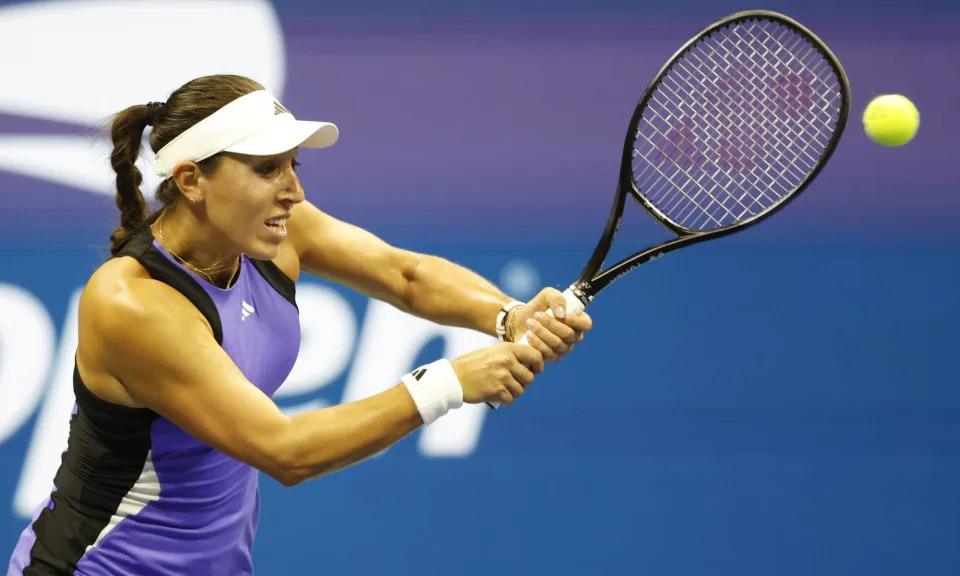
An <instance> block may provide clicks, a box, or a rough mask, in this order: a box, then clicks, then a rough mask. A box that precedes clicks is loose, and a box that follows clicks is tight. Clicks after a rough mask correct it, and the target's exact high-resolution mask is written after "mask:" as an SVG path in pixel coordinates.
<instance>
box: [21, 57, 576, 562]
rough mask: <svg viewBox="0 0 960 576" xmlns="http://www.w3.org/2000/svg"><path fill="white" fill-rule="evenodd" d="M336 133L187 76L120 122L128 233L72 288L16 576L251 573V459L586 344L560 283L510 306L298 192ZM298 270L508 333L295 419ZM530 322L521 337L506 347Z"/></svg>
mask: <svg viewBox="0 0 960 576" xmlns="http://www.w3.org/2000/svg"><path fill="white" fill-rule="evenodd" d="M147 126H152V127H153V130H152V132H151V134H150V146H151V148H152V149H153V150H154V151H156V153H157V155H156V171H157V174H158V175H159V176H160V177H161V178H162V182H161V184H160V185H159V188H158V190H157V197H158V198H159V200H160V201H161V202H162V206H161V207H160V208H159V209H158V210H156V211H155V212H152V213H151V212H150V210H149V209H148V206H147V204H146V203H145V202H144V198H143V196H142V194H141V192H140V190H139V185H140V183H141V174H140V172H139V171H138V169H137V168H136V167H135V165H134V162H135V161H136V160H137V158H138V157H139V154H140V149H141V141H142V138H143V132H144V130H145V129H146V127H147ZM337 136H338V131H337V128H336V126H334V125H333V124H329V123H324V122H305V121H300V120H296V119H295V118H294V117H293V115H291V114H290V112H289V111H288V110H287V109H286V108H284V107H283V106H282V105H281V104H280V103H279V102H277V100H276V99H275V98H274V97H273V96H272V95H270V94H269V93H268V92H267V91H266V90H264V89H263V87H262V86H260V85H259V84H257V83H256V82H254V81H252V80H249V79H247V78H243V77H237V76H209V77H203V78H198V79H195V80H192V81H191V82H189V83H187V84H186V85H184V86H183V87H181V88H180V89H178V90H177V91H176V92H174V93H173V94H171V95H170V97H169V98H168V100H167V101H166V102H165V103H159V104H158V103H150V104H148V105H138V106H132V107H130V108H127V109H126V110H124V111H122V112H120V113H119V114H118V115H117V116H116V117H115V118H114V120H113V124H112V138H113V143H114V149H113V153H112V156H111V162H112V165H113V168H114V170H115V171H116V181H117V197H116V201H117V206H118V207H119V209H120V213H121V226H120V228H118V229H117V230H116V231H114V233H113V235H112V236H111V241H112V246H111V252H112V253H113V258H111V259H109V260H108V261H107V262H106V263H105V264H103V265H102V266H101V267H100V268H99V269H98V270H97V271H96V272H95V273H94V274H93V276H92V277H91V278H90V280H89V282H88V284H87V285H86V287H85V288H84V291H83V295H82V297H81V299H80V309H79V345H78V347H77V353H76V367H75V370H74V391H75V394H76V407H75V409H74V412H73V416H72V418H71V422H70V437H69V442H68V447H67V450H66V452H65V453H64V455H63V460H62V464H61V466H60V469H59V471H58V472H57V474H56V477H55V480H54V490H53V492H52V494H51V497H50V499H49V500H48V501H47V502H46V503H45V504H44V505H43V506H41V507H40V509H39V511H38V513H37V515H35V517H34V519H33V521H32V523H31V524H30V526H28V527H27V529H26V530H24V532H23V534H22V535H21V538H20V541H19V543H18V545H17V547H16V549H15V550H14V553H13V557H12V559H11V562H10V565H9V572H8V574H9V575H19V574H25V575H29V574H74V573H76V574H85V575H89V576H94V575H106V574H111V575H114V574H138V575H154V574H156V575H171V576H172V575H178V576H183V575H189V574H204V575H214V574H224V575H227V574H229V575H237V574H250V573H252V571H253V565H252V562H251V548H252V542H253V538H254V534H255V532H256V527H257V516H258V506H259V499H258V489H257V477H258V474H257V470H261V471H263V472H264V473H266V474H269V475H270V476H272V477H273V478H276V479H277V480H279V481H280V482H282V483H283V484H285V485H288V486H292V485H295V484H298V483H300V482H303V481H304V480H307V479H310V478H314V477H317V476H321V475H323V474H327V473H330V472H333V471H335V470H338V469H340V468H343V467H345V466H349V465H351V464H353V463H355V462H358V461H360V460H362V459H364V458H366V457H368V456H370V455H372V454H375V453H377V452H379V451H381V450H383V449H384V448H386V447H388V446H389V445H391V444H393V443H395V442H397V441H399V440H400V439H401V438H403V437H404V436H406V435H407V434H409V433H410V432H411V431H413V430H414V429H416V428H417V427H419V426H421V425H423V424H428V423H430V422H433V421H435V420H436V419H437V418H440V417H441V416H442V415H443V414H445V413H446V412H447V411H449V410H452V409H455V408H457V407H459V406H460V405H461V404H462V403H464V402H466V403H480V402H497V403H500V404H502V405H509V404H511V403H512V402H513V401H514V400H515V399H516V398H518V397H519V396H520V395H521V394H523V392H524V390H525V389H526V388H527V386H529V385H530V383H531V382H532V381H533V379H534V376H535V375H536V374H537V373H539V372H540V371H541V370H542V369H543V362H544V361H545V360H547V361H554V360H557V359H559V358H561V357H563V356H564V355H565V354H566V353H568V352H569V351H570V350H571V349H572V348H573V347H574V345H575V344H576V343H577V342H579V341H581V340H582V338H583V333H584V331H586V330H589V329H590V327H591V321H590V318H589V316H587V315H586V314H579V315H572V314H571V315H566V317H564V316H565V315H564V314H563V313H562V306H563V303H564V299H563V296H562V294H561V293H560V292H559V291H557V290H553V289H546V290H543V291H542V292H541V293H540V294H539V295H538V296H537V297H536V298H534V299H533V300H532V301H530V302H529V303H526V304H521V303H519V302H515V301H512V300H511V299H510V298H508V297H507V296H506V295H504V294H503V293H501V292H500V291H499V290H497V288H495V287H494V286H493V285H491V284H490V283H489V282H487V281H485V280H483V279H482V278H480V277H479V276H477V275H476V274H474V273H472V272H470V271H468V270H466V269H464V268H462V267H459V266H457V265H455V264H453V263H451V262H448V261H446V260H443V259H441V258H437V257H433V256H427V255H423V254H417V253H413V252H409V251H405V250H401V249H398V248H394V247H392V246H389V245H387V244H386V243H384V242H383V241H381V240H380V239H378V238H377V237H375V236H374V235H372V234H370V233H368V232H366V231H364V230H361V229H358V228H356V227H354V226H351V225H349V224H346V223H344V222H341V221H338V220H336V219H335V218H333V217H331V216H329V215H327V214H324V213H323V212H322V211H320V210H318V209H317V208H315V207H314V206H311V205H310V204H308V203H307V202H305V201H304V193H303V189H302V188H301V185H300V181H299V179H298V178H297V174H296V166H297V157H298V153H299V150H300V148H323V147H326V146H330V145H332V144H333V143H334V142H335V141H336V139H337ZM302 272H308V273H312V274H316V275H318V276H322V277H325V278H328V279H330V280H332V281H335V282H339V283H342V284H345V285H347V286H350V287H352V288H354V289H356V290H358V291H360V292H362V293H364V294H367V295H369V296H370V297H373V298H379V299H381V300H384V301H386V302H389V303H391V304H393V305H395V306H396V307H398V308H400V309H401V310H404V311H407V312H409V313H411V314H416V315H418V316H421V317H424V318H427V319H430V320H433V321H435V322H438V323H443V324H448V325H455V326H461V327H467V328H472V329H476V330H479V331H483V332H486V333H489V334H491V335H494V334H496V335H499V336H500V337H501V339H502V340H505V342H503V343H499V344H496V345H493V346H490V347H487V348H483V349H480V350H477V351H474V352H472V353H470V354H466V355H464V356H461V357H459V358H456V359H454V360H452V361H447V360H443V359H441V360H437V361H435V362H432V363H430V364H427V365H425V366H421V367H419V368H417V369H416V370H414V371H412V372H411V373H409V374H406V375H398V381H399V382H398V384H397V385H396V386H394V387H392V388H390V389H389V390H387V391H385V392H383V393H381V394H378V395H376V396H373V397H370V398H367V399H364V400H360V401H357V402H353V403H349V404H343V405H340V406H335V407H331V408H324V409H321V410H315V411H312V412H307V413H303V414H298V415H296V416H286V415H285V414H283V413H282V412H281V411H280V410H279V409H278V408H277V406H276V405H275V404H274V403H273V402H272V401H271V400H270V396H271V395H272V394H273V392H274V391H275V390H276V389H277V388H278V387H279V386H280V385H281V384H282V383H283V381H284V379H285V378H286V377H287V375H288V374H289V372H290V370H291V368H292V367H293V364H294V360H295V359H296V357H297V352H298V347H299V338H300V333H299V320H298V311H297V308H296V301H295V297H294V286H295V285H294V282H295V281H296V280H297V279H298V278H299V276H300V274H301V273H302ZM548 307H550V308H552V309H553V310H554V312H555V314H556V316H557V318H551V317H549V316H548V315H546V314H544V313H543V312H544V311H545V310H547V308H548ZM558 312H559V313H558ZM525 333H528V338H529V339H530V343H531V345H530V346H525V345H521V344H518V343H513V342H512V341H513V340H514V339H519V336H522V335H523V334H525ZM330 337H331V338H336V337H337V335H336V334H331V335H330Z"/></svg>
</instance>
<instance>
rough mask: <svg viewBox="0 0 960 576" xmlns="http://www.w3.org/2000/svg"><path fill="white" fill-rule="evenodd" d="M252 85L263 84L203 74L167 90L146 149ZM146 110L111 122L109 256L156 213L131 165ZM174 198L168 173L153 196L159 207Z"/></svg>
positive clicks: (207, 168) (215, 159) (210, 166)
mask: <svg viewBox="0 0 960 576" xmlns="http://www.w3.org/2000/svg"><path fill="white" fill-rule="evenodd" d="M257 90H263V86H261V85H260V84H258V83H257V82H255V81H253V80H250V79H249V78H244V77H243V76H230V75H216V76H203V77H200V78H196V79H194V80H191V81H189V82H187V83H186V84H184V85H183V86H181V87H180V88H178V89H177V90H176V91H175V92H174V93H173V94H171V95H170V97H169V98H168V99H167V102H166V104H165V105H164V106H162V107H159V108H158V109H156V110H155V111H154V118H153V131H152V132H151V133H150V148H151V149H152V150H153V151H154V152H157V151H159V150H160V149H161V148H163V147H164V146H166V144H167V143H168V142H170V141H171V140H173V139H174V138H176V137H177V136H179V135H180V134H181V133H182V132H183V131H185V130H186V129H187V128H190V127H191V126H193V125H194V124H196V123H197V122H199V121H201V120H203V119H204V118H206V117H207V116H210V115H211V114H213V113H214V112H216V111H217V110H219V109H220V108H222V107H224V106H226V105H227V104H229V103H230V102H233V101H234V100H236V99H237V98H239V97H241V96H243V95H245V94H249V93H250V92H255V91H257ZM147 110H148V107H147V105H145V104H141V105H137V106H131V107H129V108H127V109H126V110H123V111H122V112H119V113H118V114H117V115H116V116H114V117H113V122H112V124H111V127H110V137H111V139H112V140H113V152H112V153H111V154H110V164H111V165H112V166H113V170H114V172H116V173H117V198H116V203H117V208H119V209H120V226H119V227H118V228H116V229H115V230H114V231H113V233H112V234H111V235H110V253H111V254H114V255H116V254H117V252H119V251H120V249H121V248H122V247H123V245H124V244H125V243H126V242H127V240H129V239H130V237H131V236H132V235H133V234H134V233H135V232H137V231H138V230H140V228H141V227H143V226H145V225H147V224H149V223H150V222H152V221H153V220H154V219H156V217H157V215H158V214H159V210H158V211H156V212H154V213H152V214H151V213H150V206H149V205H148V204H147V202H146V200H145V199H144V197H143V193H141V192H140V184H141V183H142V182H143V175H142V174H141V173H140V170H139V169H138V168H137V166H136V161H137V159H138V158H139V157H140V150H141V143H142V142H143V131H144V130H145V129H146V127H147ZM219 160H220V155H219V154H218V155H215V156H212V157H210V158H208V159H206V160H204V161H203V162H198V164H199V166H200V168H201V170H203V171H204V172H206V173H211V172H212V171H214V170H216V168H217V165H218V164H219ZM178 197H179V194H178V192H177V184H176V182H174V181H173V178H167V179H166V180H164V181H163V182H161V183H160V185H159V186H158V187H157V199H158V200H159V201H160V202H162V203H163V206H168V205H170V204H172V203H174V202H176V200H177V198H178ZM161 210H162V208H161Z"/></svg>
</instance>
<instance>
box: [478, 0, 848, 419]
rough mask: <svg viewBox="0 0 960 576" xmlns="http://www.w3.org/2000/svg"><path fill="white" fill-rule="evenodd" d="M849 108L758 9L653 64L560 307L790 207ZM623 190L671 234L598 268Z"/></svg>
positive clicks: (835, 82) (807, 41) (796, 35)
mask: <svg viewBox="0 0 960 576" xmlns="http://www.w3.org/2000/svg"><path fill="white" fill-rule="evenodd" d="M849 110H850V85H849V81H848V80H847V76H846V73H845V72H844V71H843V67H842V66H841V65H840V62H839V60H837V58H836V56H834V54H833V52H831V51H830V49H829V48H828V47H827V45H826V44H824V43H823V42H822V41H821V40H820V39H819V38H817V37H816V36H815V35H814V34H813V33H812V32H811V31H810V30H808V29H807V28H805V27H804V26H802V25H801V24H800V23H798V22H796V21H794V20H792V19H791V18H788V17H787V16H784V15H782V14H778V13H776V12H769V11H765V10H754V11H748V12H738V13H736V14H733V15H731V16H728V17H726V18H724V19H723V20H720V21H719V22H716V23H714V24H712V25H711V26H708V27H707V28H706V29H704V30H703V31H702V32H700V33H699V34H697V35H696V36H695V37H694V38H692V39H691V40H690V41H688V42H687V43H686V44H685V45H684V46H683V47H682V48H680V50H678V51H677V52H676V53H675V54H674V55H673V57H672V58H670V60H669V61H668V62H667V63H666V65H664V66H663V68H661V69H660V71H659V72H658V73H657V76H656V78H655V79H654V81H653V82H651V83H650V85H649V86H648V87H647V89H646V91H645V92H644V93H643V96H642V97H641V98H640V102H639V103H638V104H637V107H636V109H635V110H634V112H633V117H631V119H630V124H629V127H628V129H627V136H626V140H625V142H624V144H623V154H622V157H621V164H620V175H619V179H618V183H617V192H616V196H615V198H614V201H613V207H612V208H611V209H610V215H609V217H608V218H607V223H606V226H605V227H604V229H603V234H602V236H601V237H600V241H599V242H598V243H597V247H596V249H595V250H594V251H593V255H592V256H591V257H590V259H589V261H588V262H587V264H586V266H584V268H583V271H582V272H581V273H580V276H579V277H578V278H577V280H576V281H575V282H574V283H573V284H571V285H570V287H569V288H567V289H566V290H565V291H564V293H563V294H564V297H565V298H566V310H567V313H568V314H569V313H576V312H579V311H581V310H583V309H584V308H585V307H586V305H587V304H588V303H589V302H590V301H591V300H593V298H594V297H595V296H596V295H597V294H598V293H599V292H600V291H601V290H603V289H604V288H606V287H607V286H609V285H610V284H611V283H612V282H613V281H614V280H616V279H617V278H620V277H621V276H623V275H624V274H626V273H627V272H629V271H631V270H633V269H634V268H636V267H637V266H640V265H641V264H644V263H646V262H649V261H650V260H653V259H654V258H658V257H660V256H662V255H664V254H666V253H668V252H673V251H674V250H677V249H679V248H684V247H686V246H692V245H693V244H697V243H698V242H703V241H706V240H713V239H716V238H721V237H723V236H726V235H728V234H732V233H734V232H739V231H741V230H745V229H746V228H748V227H750V226H752V225H754V224H756V223H757V222H760V221H761V220H763V219H765V218H767V217H768V216H770V215H771V214H773V213H774V212H776V211H778V210H780V209H781V208H783V207H784V206H786V205H787V204H788V203H789V202H790V201H791V200H793V199H794V198H796V197H797V196H798V195H799V194H800V192H802V191H803V190H804V189H805V188H806V187H807V186H808V185H809V184H810V182H811V181H813V179H814V178H815V177H816V175H817V174H818V173H819V172H820V170H821V169H822V168H823V166H824V165H825V164H826V163H827V160H829V159H830V156H831V155H832V154H833V151H834V149H835V148H836V146H837V143H838V142H839V141H840V136H841V135H842V134H843V130H844V127H845V126H846V122H847V116H848V114H849ZM628 196H631V197H633V199H634V200H636V201H637V202H638V203H639V204H640V205H641V206H642V207H643V208H644V209H645V210H646V211H647V212H648V213H649V214H650V215H651V216H653V217H654V218H655V219H656V220H657V221H658V222H660V223H661V224H663V225H664V226H665V227H666V228H667V230H669V231H670V232H672V233H673V235H674V236H673V237H671V238H670V239H668V240H666V241H664V242H662V243H660V244H657V245H656V246H652V247H649V248H646V249H645V250H641V251H639V252H636V253H634V254H632V255H630V256H628V257H626V258H623V259H622V260H620V261H618V262H616V263H615V264H613V265H611V266H609V267H608V268H606V269H602V268H601V267H602V266H603V263H604V260H605V259H606V257H607V254H608V252H609V250H610V247H611V245H612V243H613V238H614V236H615V235H616V233H617V229H618V228H619V226H620V220H621V218H622V216H623V208H624V204H625V203H626V201H627V197H628ZM547 313H548V314H552V312H551V311H549V310H548V311H547ZM520 343H523V344H526V343H527V341H526V336H524V337H523V338H521V339H520ZM490 406H491V407H492V408H496V407H497V405H496V404H490Z"/></svg>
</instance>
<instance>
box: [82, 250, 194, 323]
mask: <svg viewBox="0 0 960 576" xmlns="http://www.w3.org/2000/svg"><path fill="white" fill-rule="evenodd" d="M184 305H185V306H187V307H188V309H189V307H191V305H190V303H189V301H187V299H186V298H185V297H184V296H183V295H182V294H180V293H179V292H178V291H176V290H174V289H173V288H171V287H170V286H168V285H167V284H165V283H163V282H160V281H157V280H154V279H153V278H152V277H151V276H150V273H149V272H147V269H146V268H144V267H143V265H142V264H140V262H138V261H137V260H136V259H134V258H131V257H129V256H121V257H118V258H111V259H110V260H107V261H106V262H104V263H103V264H102V265H101V266H100V267H99V268H97V269H96V270H95V271H94V273H93V274H92V275H91V276H90V279H89V280H88V281H87V284H86V286H84V288H83V292H82V294H81V296H80V314H81V316H83V315H85V313H86V315H89V316H92V317H95V318H102V319H103V320H105V321H108V322H109V321H112V320H119V321H123V322H130V321H136V320H141V319H145V318H144V316H152V315H153V314H157V313H168V314H169V313H174V312H176V310H177V309H178V308H179V307H180V306H184Z"/></svg>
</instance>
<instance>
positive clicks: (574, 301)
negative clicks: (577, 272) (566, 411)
mask: <svg viewBox="0 0 960 576" xmlns="http://www.w3.org/2000/svg"><path fill="white" fill-rule="evenodd" d="M563 298H564V300H566V303H565V304H564V306H563V311H564V314H565V315H569V314H579V313H581V312H583V309H584V308H586V306H584V304H583V302H581V301H580V299H579V298H577V297H576V296H575V295H574V293H573V290H572V287H571V288H567V289H566V290H564V291H563ZM547 316H551V317H553V316H554V313H553V309H552V308H551V309H547ZM517 344H525V345H527V346H529V345H530V342H529V341H528V340H527V333H526V332H524V333H523V337H522V338H520V339H519V340H517ZM487 406H489V407H490V408H492V409H494V410H496V409H497V408H499V407H500V403H499V402H487Z"/></svg>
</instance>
